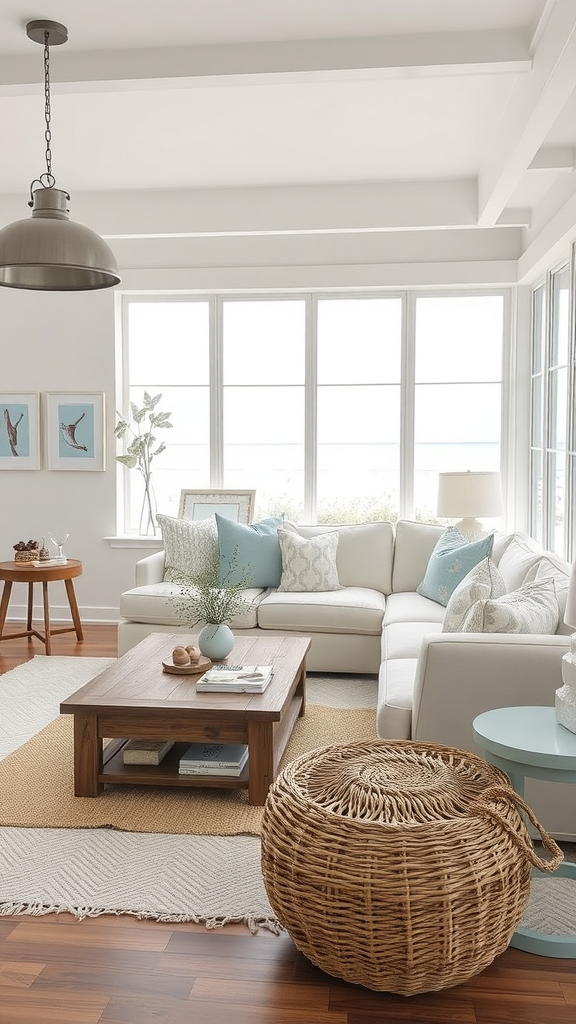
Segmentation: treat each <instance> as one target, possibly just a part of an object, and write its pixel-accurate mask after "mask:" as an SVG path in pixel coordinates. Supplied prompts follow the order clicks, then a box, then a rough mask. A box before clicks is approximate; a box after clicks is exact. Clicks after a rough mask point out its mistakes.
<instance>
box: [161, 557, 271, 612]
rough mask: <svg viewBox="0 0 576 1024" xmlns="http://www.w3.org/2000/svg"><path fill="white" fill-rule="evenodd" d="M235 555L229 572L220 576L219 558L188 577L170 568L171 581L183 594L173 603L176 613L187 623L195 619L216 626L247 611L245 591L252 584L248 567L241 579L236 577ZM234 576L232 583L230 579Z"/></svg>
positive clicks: (245, 568) (248, 604)
mask: <svg viewBox="0 0 576 1024" xmlns="http://www.w3.org/2000/svg"><path fill="white" fill-rule="evenodd" d="M237 569H238V560H237V555H236V553H234V556H233V558H232V560H231V563H230V567H229V569H228V572H227V573H226V574H225V575H224V576H221V574H220V563H219V561H218V559H216V560H215V561H214V562H212V563H211V564H210V565H209V566H208V568H207V569H205V570H204V572H199V573H195V574H194V575H192V576H187V575H186V574H185V573H181V572H179V571H176V570H173V577H174V582H175V583H177V584H178V586H179V587H180V590H181V593H182V600H181V601H175V602H174V608H175V610H176V612H177V614H178V615H180V616H181V617H182V618H183V619H185V620H186V621H187V622H188V623H189V624H190V626H195V625H196V623H198V622H206V623H211V624H213V625H219V624H220V623H222V622H230V621H231V620H232V619H233V618H234V616H235V615H239V614H242V613H243V612H245V611H247V610H248V608H249V607H250V604H251V603H252V602H251V601H250V599H249V598H247V597H246V594H245V591H246V589H247V588H249V587H251V586H252V585H253V579H252V576H251V574H250V566H249V565H247V566H245V567H244V568H243V570H242V574H241V577H240V579H237ZM233 577H234V578H235V580H236V581H235V582H234V583H230V582H229V580H230V579H232V578H233Z"/></svg>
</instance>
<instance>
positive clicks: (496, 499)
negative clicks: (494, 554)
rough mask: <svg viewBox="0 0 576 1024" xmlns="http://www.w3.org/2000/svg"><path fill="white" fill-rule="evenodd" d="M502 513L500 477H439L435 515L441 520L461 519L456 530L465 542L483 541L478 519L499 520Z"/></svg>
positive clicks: (481, 474) (485, 474)
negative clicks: (479, 539) (480, 538)
mask: <svg viewBox="0 0 576 1024" xmlns="http://www.w3.org/2000/svg"><path fill="white" fill-rule="evenodd" d="M503 511H504V502H503V499H502V480H501V477H500V473H471V472H470V471H468V472H466V473H439V475H438V507H437V514H438V515H439V516H441V517H442V518H443V519H455V518H457V517H459V516H460V517H461V518H460V521H459V522H457V523H455V524H454V525H455V527H456V529H457V530H460V533H462V534H463V536H464V537H466V538H467V539H468V540H477V539H478V538H479V537H485V536H486V533H487V531H486V530H484V528H483V526H482V523H481V522H479V520H478V518H477V517H478V516H482V517H485V516H489V517H490V518H492V517H493V516H501V515H502V513H503Z"/></svg>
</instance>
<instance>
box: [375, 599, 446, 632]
mask: <svg viewBox="0 0 576 1024" xmlns="http://www.w3.org/2000/svg"><path fill="white" fill-rule="evenodd" d="M443 618H444V606H443V605H441V604H438V602H437V601H431V600H430V598H429V597H422V596H421V595H420V594H389V595H388V597H387V598H386V610H385V612H384V626H387V625H389V624H390V623H392V622H431V623H434V626H435V628H438V629H440V627H441V625H442V620H443Z"/></svg>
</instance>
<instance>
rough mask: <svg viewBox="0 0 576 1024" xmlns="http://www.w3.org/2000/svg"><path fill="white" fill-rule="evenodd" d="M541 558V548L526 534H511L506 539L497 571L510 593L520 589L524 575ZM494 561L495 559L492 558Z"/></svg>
mask: <svg viewBox="0 0 576 1024" xmlns="http://www.w3.org/2000/svg"><path fill="white" fill-rule="evenodd" d="M541 557H542V548H541V547H540V545H539V544H537V542H536V541H535V540H533V538H532V537H529V536H528V534H527V533H513V534H511V535H510V537H509V539H508V543H507V544H506V545H505V547H504V551H503V552H502V554H501V556H500V558H499V559H498V561H497V565H498V569H499V571H500V574H501V576H502V578H503V580H504V584H505V586H506V590H507V591H508V592H509V593H510V591H512V590H517V589H518V587H521V586H522V584H523V582H524V579H525V577H526V573H527V572H528V570H529V569H531V568H532V566H533V565H534V563H535V562H537V561H538V560H539V559H540V558H541ZM493 561H496V558H493Z"/></svg>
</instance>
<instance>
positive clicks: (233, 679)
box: [196, 665, 273, 693]
mask: <svg viewBox="0 0 576 1024" xmlns="http://www.w3.org/2000/svg"><path fill="white" fill-rule="evenodd" d="M272 675H273V669H272V665H227V666H226V668H218V667H216V666H213V667H212V668H210V669H208V671H207V672H205V673H204V675H203V676H201V677H200V679H199V680H198V682H197V683H196V689H197V690H198V691H199V692H200V693H211V692H215V693H263V692H264V690H265V689H266V687H267V686H268V683H269V682H270V680H271V679H272Z"/></svg>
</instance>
